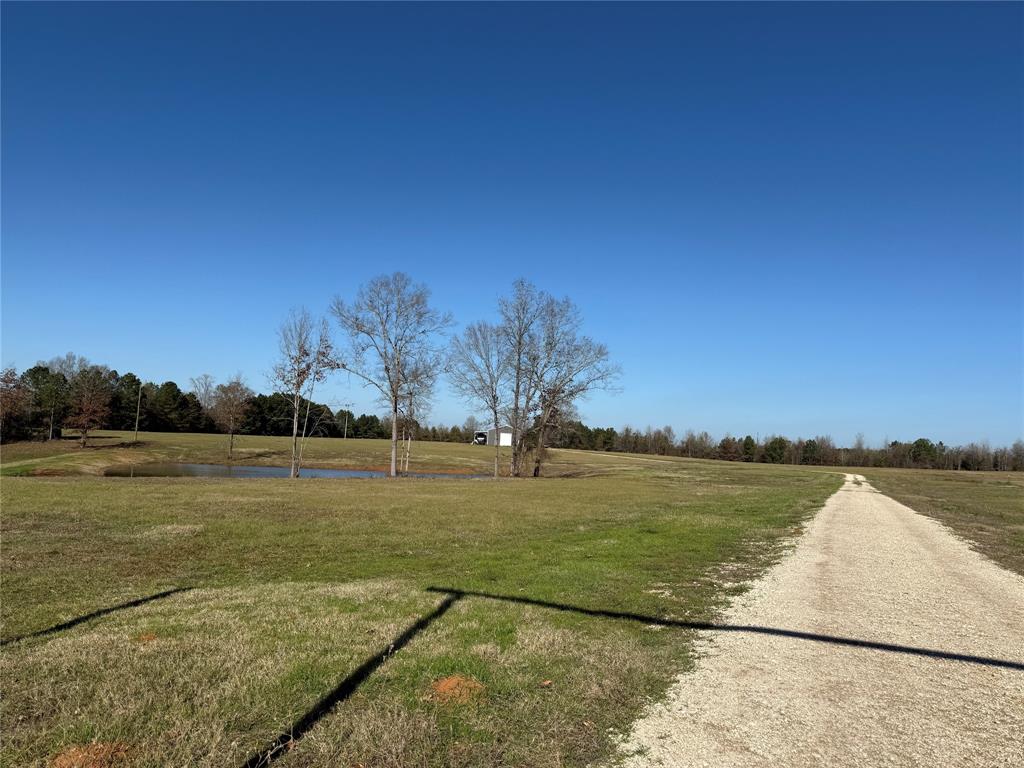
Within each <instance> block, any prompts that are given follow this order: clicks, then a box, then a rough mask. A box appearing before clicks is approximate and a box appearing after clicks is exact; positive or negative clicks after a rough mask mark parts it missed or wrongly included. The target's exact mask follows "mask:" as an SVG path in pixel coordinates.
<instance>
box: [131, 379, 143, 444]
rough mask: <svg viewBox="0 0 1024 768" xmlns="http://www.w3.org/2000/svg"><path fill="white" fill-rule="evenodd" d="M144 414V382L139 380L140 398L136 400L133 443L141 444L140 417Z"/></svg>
mask: <svg viewBox="0 0 1024 768" xmlns="http://www.w3.org/2000/svg"><path fill="white" fill-rule="evenodd" d="M141 413H142V380H141V379H139V396H138V398H137V399H136V400H135V437H134V438H133V439H132V442H133V443H137V442H139V415H140V414H141Z"/></svg>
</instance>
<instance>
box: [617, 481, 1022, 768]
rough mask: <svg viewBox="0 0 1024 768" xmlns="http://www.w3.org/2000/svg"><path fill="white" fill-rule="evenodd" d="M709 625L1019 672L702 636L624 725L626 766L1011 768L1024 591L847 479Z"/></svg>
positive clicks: (809, 644) (753, 637)
mask: <svg viewBox="0 0 1024 768" xmlns="http://www.w3.org/2000/svg"><path fill="white" fill-rule="evenodd" d="M858 481H859V484H858ZM721 623H722V624H729V625H734V626H753V627H770V628H776V629H784V630H796V631H798V632H806V633H813V634H818V635H827V636H832V637H842V638H851V639H857V640H866V641H871V642H877V643H884V644H892V645H898V646H905V647H908V648H923V649H930V650H938V651H943V652H946V653H950V654H961V655H968V656H974V657H986V658H994V659H1001V660H1004V661H1008V662H1014V663H1016V664H1017V665H1018V668H1016V669H1015V668H1007V667H999V666H992V665H986V664H979V663H970V662H968V661H964V660H955V659H947V658H934V657H928V656H923V655H918V654H914V653H905V652H899V651H895V650H879V649H874V648H858V647H850V646H844V645H840V644H836V643H831V642H827V641H824V640H816V639H802V638H794V637H785V636H775V635H767V634H761V633H757V632H749V631H717V630H711V631H707V632H702V633H701V650H702V652H704V653H706V655H705V656H703V657H702V658H701V659H700V660H699V661H698V663H697V667H696V669H695V670H694V671H693V672H691V673H688V674H684V675H681V676H680V677H679V678H678V680H677V681H676V683H675V684H674V685H673V688H672V690H671V692H670V695H669V697H668V700H667V701H666V702H665V703H664V704H661V705H658V706H656V707H653V708H652V709H651V710H650V711H649V712H648V714H647V715H646V716H645V717H644V718H643V719H641V720H640V721H638V722H637V723H636V724H635V728H634V731H633V733H632V734H631V735H630V737H629V738H628V739H627V742H626V752H627V754H629V755H630V757H628V758H627V760H626V765H628V766H632V767H633V768H636V767H637V766H673V767H681V766H709V767H712V766H713V767H714V768H718V767H719V766H768V765H771V766H819V765H830V766H985V767H986V768H990V767H992V766H1015V767H1016V768H1019V767H1020V766H1024V670H1022V669H1020V668H1019V665H1020V664H1024V578H1021V577H1020V576H1018V575H1016V574H1014V573H1011V572H1009V571H1006V570H1004V569H1002V568H1000V567H999V566H997V565H996V564H994V563H993V562H992V561H990V560H988V559H986V558H985V557H983V556H982V555H980V554H978V553H977V552H975V551H974V550H972V549H971V548H970V547H969V545H968V544H967V543H966V542H964V541H963V540H961V539H959V538H958V537H956V536H955V535H953V534H952V533H951V532H950V530H949V529H948V528H946V527H945V526H943V525H941V524H940V523H938V522H936V521H934V520H932V519H930V518H928V517H925V516H923V515H919V514H918V513H916V512H914V511H913V510H911V509H909V508H908V507H905V506H903V505H902V504H899V503H898V502H896V501H894V500H892V499H890V498H889V497H887V496H883V495H882V494H880V493H878V492H877V491H876V490H874V489H873V488H872V487H871V486H870V485H868V484H867V483H866V482H865V481H864V479H863V478H862V477H860V476H855V475H847V476H846V483H845V484H844V485H843V487H842V489H840V490H839V491H838V492H836V494H835V495H833V496H832V497H831V498H830V499H829V500H828V502H826V504H825V506H824V507H823V508H822V509H821V511H819V512H818V514H817V515H816V516H815V518H814V519H813V520H812V521H811V523H810V524H809V525H808V528H807V531H806V533H805V534H804V535H803V536H802V537H801V538H800V539H799V541H798V543H797V545H796V548H795V549H794V550H793V551H792V552H791V553H790V554H789V555H787V556H786V557H785V558H784V559H783V560H782V562H780V563H779V564H778V565H777V566H776V567H775V568H773V569H772V570H771V571H770V572H769V573H768V575H767V576H766V577H765V578H764V579H762V580H761V581H759V582H757V583H756V584H755V585H754V587H753V589H752V590H751V591H750V592H748V593H747V594H745V595H744V596H743V597H741V598H740V599H739V600H737V601H736V603H734V604H733V606H732V607H731V608H730V610H729V611H728V612H727V613H726V615H725V616H723V618H722V620H721Z"/></svg>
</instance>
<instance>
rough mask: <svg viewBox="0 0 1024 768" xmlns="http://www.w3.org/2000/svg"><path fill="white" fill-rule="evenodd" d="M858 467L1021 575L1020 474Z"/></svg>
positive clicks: (1023, 491)
mask: <svg viewBox="0 0 1024 768" xmlns="http://www.w3.org/2000/svg"><path fill="white" fill-rule="evenodd" d="M859 471H860V472H862V473H863V474H864V475H865V476H866V477H867V479H868V481H869V482H870V483H871V484H872V485H873V486H874V487H875V488H877V489H878V490H879V491H881V492H882V493H884V494H886V495H887V496H891V497H892V498H894V499H896V500H897V501H899V502H901V503H903V504H905V505H907V506H908V507H910V508H911V509H914V510H916V511H918V512H921V513H922V514H925V515H929V516H931V517H934V518H935V519H937V520H940V521H941V522H943V523H945V524H946V525H948V526H949V527H950V528H952V529H953V530H954V531H955V532H956V533H958V534H959V535H961V536H963V537H964V538H965V539H968V540H969V541H971V542H973V543H974V545H975V547H976V548H977V549H978V551H980V552H982V553H983V554H985V555H987V556H988V557H991V558H992V559H993V560H995V561H996V562H997V563H999V564H1001V565H1002V566H1004V567H1005V568H1009V569H1011V570H1014V571H1016V572H1017V573H1020V574H1022V575H1024V474H1022V473H1019V472H944V471H938V470H904V469H864V470H859Z"/></svg>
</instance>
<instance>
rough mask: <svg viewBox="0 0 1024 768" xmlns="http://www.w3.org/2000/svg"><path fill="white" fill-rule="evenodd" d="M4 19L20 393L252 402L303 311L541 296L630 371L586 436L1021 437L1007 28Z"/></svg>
mask: <svg viewBox="0 0 1024 768" xmlns="http://www.w3.org/2000/svg"><path fill="white" fill-rule="evenodd" d="M2 14H3V29H2V35H3V39H2V43H3V45H2V48H3V51H2V78H3V79H2V86H3V96H2V98H3V104H2V106H3V118H2V119H3V122H2V128H3V145H2V149H3V167H2V194H3V196H2V214H3V228H2V248H3V253H2V299H3V306H2V352H0V357H2V362H3V364H4V365H8V364H14V365H17V366H18V367H19V369H21V368H24V367H26V366H29V365H31V364H33V363H34V362H35V361H36V360H38V359H41V358H49V357H51V356H54V355H57V354H61V353H64V352H66V351H68V350H73V351H75V352H77V353H79V354H83V355H86V356H87V357H89V358H90V359H92V360H95V361H98V362H104V363H107V364H109V365H111V366H112V367H114V368H116V369H117V370H119V371H121V372H124V371H127V370H132V371H135V372H137V373H139V374H140V375H142V376H144V377H145V378H148V379H152V380H157V381H160V380H165V379H174V380H176V381H178V382H179V383H187V381H188V379H189V377H190V376H194V375H197V374H199V373H202V372H209V373H212V374H214V375H215V376H217V377H219V378H223V377H226V376H229V375H231V374H233V373H235V372H237V371H241V372H242V373H243V374H245V376H246V377H247V379H248V381H249V383H250V384H251V385H253V386H254V387H256V388H257V389H260V388H263V389H265V388H266V383H265V381H266V380H265V372H266V371H268V370H269V368H270V366H271V364H272V361H273V357H274V353H275V351H276V343H275V329H276V327H277V326H278V325H279V323H280V321H281V320H282V319H283V318H284V316H285V315H286V314H287V312H288V310H289V308H291V307H293V306H297V305H306V306H308V307H309V308H310V309H311V310H314V311H323V310H324V309H326V307H327V305H328V303H329V302H330V300H331V298H332V297H333V296H335V295H341V296H343V297H349V296H351V295H352V294H353V293H354V291H355V289H356V287H357V286H358V285H359V284H360V283H362V282H364V281H365V280H367V279H368V278H370V277H372V276H374V275H376V274H380V273H382V272H390V271H394V270H404V271H407V272H409V273H410V274H411V275H413V276H414V277H415V278H417V279H419V280H422V281H425V282H426V283H428V284H429V285H430V287H431V288H432V290H433V295H434V299H435V301H436V303H437V305H438V306H440V307H442V308H445V309H448V310H450V311H452V313H453V314H454V315H455V317H456V319H457V320H458V321H459V322H460V323H466V322H470V321H473V320H477V319H486V318H491V317H493V312H492V309H491V306H492V305H493V302H494V299H495V298H496V296H497V295H498V294H500V293H503V292H505V291H506V290H507V288H508V286H509V285H510V284H511V282H512V280H513V279H514V278H517V277H525V278H527V279H529V280H532V281H533V282H535V283H536V284H537V285H539V286H540V287H542V288H545V289H547V290H549V291H551V292H552V293H555V294H558V295H568V296H570V297H571V298H572V299H573V300H574V301H576V302H577V304H578V305H579V306H580V307H581V309H582V310H583V313H584V315H585V318H586V330H587V332H588V333H589V334H590V335H592V336H593V337H595V338H597V339H599V340H602V341H604V342H606V343H607V344H608V346H609V347H610V349H611V351H612V354H613V357H614V358H615V359H616V360H617V361H618V362H620V363H621V364H622V367H623V369H624V376H623V379H622V382H621V385H622V391H621V392H620V393H618V394H615V395H600V396H596V397H594V398H592V399H591V400H590V401H589V402H586V403H584V404H583V406H582V412H583V414H584V415H585V416H586V418H587V420H588V421H589V422H591V423H594V424H602V425H603V424H608V425H614V426H621V425H623V424H626V423H630V424H632V425H634V426H638V427H645V426H647V425H648V424H651V425H655V426H657V425H661V424H666V423H667V424H671V425H672V426H674V427H675V428H676V430H677V431H680V432H681V431H682V430H684V429H686V428H694V429H698V430H700V429H707V430H708V431H710V432H712V433H713V434H715V435H716V436H721V435H722V434H724V433H726V432H727V431H728V432H732V433H734V434H740V435H742V434H745V433H747V432H750V433H760V434H761V435H762V436H763V435H765V434H768V433H771V432H779V433H785V434H788V435H790V436H797V435H803V436H811V435H815V434H831V435H832V436H833V437H835V438H836V439H837V440H839V441H841V442H846V441H848V440H851V439H852V438H853V436H854V435H855V434H856V433H857V432H863V433H864V434H865V436H866V437H867V439H868V440H869V442H871V443H878V442H880V441H881V440H882V439H884V438H889V439H896V438H899V439H913V438H916V437H918V436H921V435H927V436H930V437H932V438H934V439H942V440H944V441H946V442H948V443H958V442H966V441H968V440H974V439H988V440H991V441H992V442H994V443H1008V442H1011V441H1012V440H1014V439H1016V438H1018V437H1020V436H1021V435H1022V433H1024V412H1022V400H1024V372H1022V350H1024V315H1022V291H1024V256H1022V254H1024V228H1022V210H1024V101H1022V98H1021V93H1022V92H1024V40H1022V38H1024V32H1022V30H1024V5H1021V4H1008V3H1007V4H991V5H979V4H971V5H953V4H938V5H930V4H909V5H892V4H821V5H810V4H797V5H735V4H725V5H715V6H706V5H697V4H683V5H663V4H656V5H636V4H634V5H613V4H604V5H538V4H531V5H415V6H400V5H384V6H381V5H378V6H368V5H333V4H308V5H306V4H285V5H277V4H269V3H268V4H255V5H247V4H207V5H188V4H170V5H158V4H150V3H137V4H115V5H95V4H76V5H61V4H54V3H32V4H20V3H19V4H12V3H4V5H3V11H2ZM321 394H322V398H323V399H324V400H327V401H330V402H335V403H336V402H340V401H351V402H354V403H355V409H356V410H357V411H359V410H377V409H376V408H375V406H374V402H373V397H372V393H370V392H369V391H366V390H364V389H362V388H360V387H359V386H357V385H356V384H355V383H353V384H352V385H351V386H349V384H348V382H347V381H346V380H345V379H344V378H341V377H339V378H338V379H336V380H335V381H333V382H332V383H331V384H330V385H328V387H327V388H326V389H325V390H323V392H322V393H321ZM318 399H320V398H318ZM467 412H468V411H467V408H466V407H465V406H463V405H462V404H461V403H459V402H457V401H455V400H454V399H453V398H452V397H451V395H450V394H449V393H448V392H447V391H446V390H445V389H444V388H443V387H442V389H441V391H440V392H439V394H438V398H437V403H436V406H435V409H434V413H433V418H434V419H435V420H439V421H445V422H452V421H459V422H461V421H462V419H463V418H464V417H465V415H466V414H467Z"/></svg>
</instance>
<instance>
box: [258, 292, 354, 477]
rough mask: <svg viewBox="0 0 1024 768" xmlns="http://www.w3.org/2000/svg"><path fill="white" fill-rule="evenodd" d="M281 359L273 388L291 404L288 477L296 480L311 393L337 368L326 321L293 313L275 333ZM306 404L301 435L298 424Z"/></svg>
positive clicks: (275, 372)
mask: <svg viewBox="0 0 1024 768" xmlns="http://www.w3.org/2000/svg"><path fill="white" fill-rule="evenodd" d="M278 346H279V350H280V357H279V358H278V362H277V364H276V365H275V366H274V370H273V376H272V378H273V383H274V386H275V387H276V388H277V389H278V390H279V391H281V392H282V394H285V395H287V396H288V397H289V398H290V399H291V402H292V463H291V471H290V472H289V474H288V477H298V476H299V467H300V465H301V464H302V447H303V445H304V444H305V441H306V436H307V434H308V432H307V427H308V422H309V403H310V402H311V401H312V399H313V389H314V388H315V387H316V385H317V384H318V383H320V382H321V381H323V380H324V379H325V378H326V377H327V374H328V373H329V372H330V371H332V370H334V369H336V368H337V367H338V364H337V362H336V361H335V359H334V348H333V346H332V344H331V337H330V333H329V328H328V327H327V321H326V320H320V321H319V322H316V321H314V320H313V318H312V316H311V315H310V314H309V312H308V311H307V310H305V309H299V310H293V311H292V313H291V314H290V315H289V317H288V319H287V320H285V321H284V323H282V324H281V327H280V329H279V330H278ZM303 398H305V400H306V404H307V406H306V413H305V419H304V420H303V424H302V434H301V436H300V434H299V420H300V417H301V416H302V401H303Z"/></svg>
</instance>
